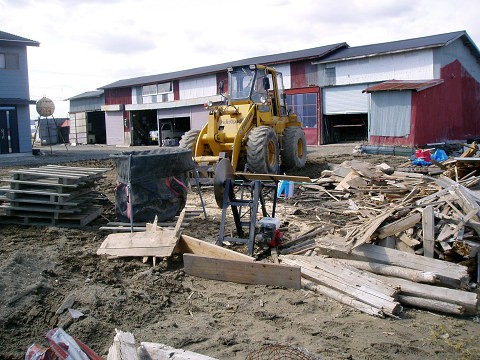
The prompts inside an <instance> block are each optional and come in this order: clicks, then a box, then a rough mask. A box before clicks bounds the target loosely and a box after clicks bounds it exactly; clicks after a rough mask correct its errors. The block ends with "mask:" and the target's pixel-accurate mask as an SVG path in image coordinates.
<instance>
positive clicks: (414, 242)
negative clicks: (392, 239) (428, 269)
mask: <svg viewBox="0 0 480 360" xmlns="http://www.w3.org/2000/svg"><path fill="white" fill-rule="evenodd" d="M398 238H399V239H400V241H402V242H403V243H405V244H406V245H407V246H409V247H411V248H413V247H414V246H417V245H418V244H420V241H418V240H416V239H413V238H412V237H410V236H409V235H407V234H406V233H402V234H401V235H400V236H399V237H398Z"/></svg>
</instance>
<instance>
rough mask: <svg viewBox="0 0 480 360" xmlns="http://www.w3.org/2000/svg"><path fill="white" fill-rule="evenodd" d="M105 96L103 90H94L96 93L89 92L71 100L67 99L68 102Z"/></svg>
mask: <svg viewBox="0 0 480 360" xmlns="http://www.w3.org/2000/svg"><path fill="white" fill-rule="evenodd" d="M102 95H103V90H94V91H87V92H84V93H82V94H79V95H75V96H72V97H71V98H68V99H65V100H66V101H67V100H77V99H83V98H95V97H101V96H102Z"/></svg>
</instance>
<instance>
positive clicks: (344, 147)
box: [0, 143, 359, 167]
mask: <svg viewBox="0 0 480 360" xmlns="http://www.w3.org/2000/svg"><path fill="white" fill-rule="evenodd" d="M358 144H359V143H347V144H331V145H322V146H309V147H308V152H309V153H311V152H319V153H321V154H322V155H332V154H351V153H352V150H353V148H354V147H355V146H356V145H358ZM34 149H35V150H38V151H39V152H40V155H32V154H6V155H0V167H15V166H31V167H35V166H42V165H47V164H61V163H65V162H71V161H81V160H97V159H106V158H108V157H109V156H110V155H111V154H119V153H122V152H131V151H144V150H153V149H158V146H135V147H119V146H114V145H78V146H71V145H67V146H66V147H65V145H63V144H61V145H60V144H57V145H52V146H51V147H50V146H35V147H34Z"/></svg>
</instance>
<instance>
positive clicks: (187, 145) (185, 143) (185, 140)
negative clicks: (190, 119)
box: [178, 130, 200, 156]
mask: <svg viewBox="0 0 480 360" xmlns="http://www.w3.org/2000/svg"><path fill="white" fill-rule="evenodd" d="M199 135H200V130H188V131H187V132H186V133H185V134H183V135H182V138H181V139H180V142H179V144H178V147H180V148H183V149H188V150H191V151H192V155H193V156H195V145H196V144H197V139H198V136H199Z"/></svg>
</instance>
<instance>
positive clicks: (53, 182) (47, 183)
mask: <svg viewBox="0 0 480 360" xmlns="http://www.w3.org/2000/svg"><path fill="white" fill-rule="evenodd" d="M42 180H43V181H34V180H14V179H1V181H3V182H7V183H10V184H20V185H35V186H50V187H58V188H62V187H70V188H77V187H78V186H79V184H62V183H59V182H58V181H56V180H53V179H52V180H50V179H42Z"/></svg>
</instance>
